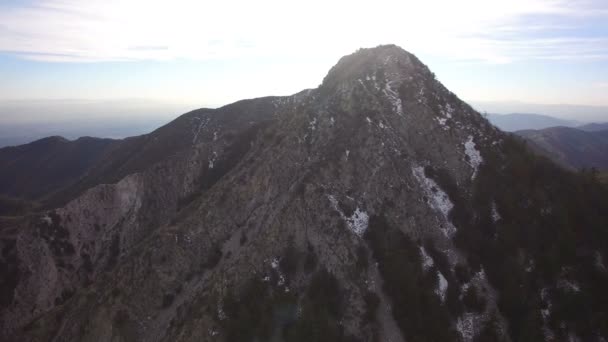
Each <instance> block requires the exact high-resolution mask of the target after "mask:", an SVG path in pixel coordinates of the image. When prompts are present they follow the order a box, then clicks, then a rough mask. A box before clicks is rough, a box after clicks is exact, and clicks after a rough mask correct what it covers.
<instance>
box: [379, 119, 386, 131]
mask: <svg viewBox="0 0 608 342" xmlns="http://www.w3.org/2000/svg"><path fill="white" fill-rule="evenodd" d="M378 127H380V128H382V129H384V128H386V126H384V124H383V123H382V121H380V123H379V124H378Z"/></svg>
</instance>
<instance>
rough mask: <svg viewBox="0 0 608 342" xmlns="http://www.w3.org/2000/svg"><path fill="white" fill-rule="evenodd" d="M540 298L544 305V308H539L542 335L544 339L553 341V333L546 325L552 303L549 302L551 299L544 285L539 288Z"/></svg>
mask: <svg viewBox="0 0 608 342" xmlns="http://www.w3.org/2000/svg"><path fill="white" fill-rule="evenodd" d="M540 299H541V300H542V301H543V302H544V304H545V305H546V309H541V310H540V315H541V316H542V318H543V335H545V341H553V339H554V337H555V334H554V333H553V331H552V330H551V328H549V326H548V325H547V323H548V321H549V316H550V315H551V307H552V306H553V303H551V300H550V299H549V293H548V289H547V288H546V287H544V288H543V289H542V290H540Z"/></svg>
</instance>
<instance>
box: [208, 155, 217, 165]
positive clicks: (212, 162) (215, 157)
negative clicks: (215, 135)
mask: <svg viewBox="0 0 608 342" xmlns="http://www.w3.org/2000/svg"><path fill="white" fill-rule="evenodd" d="M216 160H217V152H215V151H214V152H213V156H212V157H211V158H209V168H210V169H213V166H214V165H215V161H216Z"/></svg>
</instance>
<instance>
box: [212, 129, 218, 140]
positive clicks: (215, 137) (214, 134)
mask: <svg viewBox="0 0 608 342" xmlns="http://www.w3.org/2000/svg"><path fill="white" fill-rule="evenodd" d="M213 141H217V131H215V132H213Z"/></svg>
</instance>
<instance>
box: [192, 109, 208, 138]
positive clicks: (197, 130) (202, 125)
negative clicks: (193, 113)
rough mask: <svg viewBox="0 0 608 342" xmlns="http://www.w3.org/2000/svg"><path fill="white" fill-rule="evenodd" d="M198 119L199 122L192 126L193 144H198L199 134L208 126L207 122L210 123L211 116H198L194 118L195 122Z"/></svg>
mask: <svg viewBox="0 0 608 342" xmlns="http://www.w3.org/2000/svg"><path fill="white" fill-rule="evenodd" d="M196 120H198V124H195V126H194V127H192V144H193V145H194V144H196V141H197V140H198V136H199V134H200V133H201V130H203V128H205V127H206V126H207V124H208V123H209V118H205V119H201V118H200V117H198V116H197V117H194V118H192V122H193V123H194V122H195V121H196Z"/></svg>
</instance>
